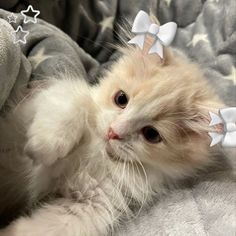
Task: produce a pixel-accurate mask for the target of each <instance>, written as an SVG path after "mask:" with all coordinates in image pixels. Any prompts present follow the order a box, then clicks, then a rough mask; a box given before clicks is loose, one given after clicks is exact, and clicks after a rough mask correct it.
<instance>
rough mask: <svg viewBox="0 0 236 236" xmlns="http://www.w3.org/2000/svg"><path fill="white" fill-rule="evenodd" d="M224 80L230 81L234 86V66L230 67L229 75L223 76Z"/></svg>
mask: <svg viewBox="0 0 236 236" xmlns="http://www.w3.org/2000/svg"><path fill="white" fill-rule="evenodd" d="M224 79H227V80H232V81H233V85H236V68H235V67H234V66H232V68H231V71H230V74H229V75H226V76H224Z"/></svg>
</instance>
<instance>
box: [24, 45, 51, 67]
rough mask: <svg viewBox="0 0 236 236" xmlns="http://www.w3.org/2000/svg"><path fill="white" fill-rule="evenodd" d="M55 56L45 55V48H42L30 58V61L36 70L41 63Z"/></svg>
mask: <svg viewBox="0 0 236 236" xmlns="http://www.w3.org/2000/svg"><path fill="white" fill-rule="evenodd" d="M51 57H53V56H51V55H46V54H45V48H40V50H39V51H38V52H37V53H36V54H35V55H33V56H30V57H29V58H28V59H29V61H30V62H31V63H32V65H33V68H34V69H36V68H37V67H38V66H39V64H40V63H42V62H43V61H45V60H47V59H48V58H51Z"/></svg>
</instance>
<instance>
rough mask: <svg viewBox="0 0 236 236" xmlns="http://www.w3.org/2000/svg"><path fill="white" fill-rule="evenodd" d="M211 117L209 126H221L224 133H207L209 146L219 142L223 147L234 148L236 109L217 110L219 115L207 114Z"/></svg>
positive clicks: (235, 139)
mask: <svg viewBox="0 0 236 236" xmlns="http://www.w3.org/2000/svg"><path fill="white" fill-rule="evenodd" d="M209 114H210V116H211V122H210V124H209V125H210V126H213V125H217V124H223V125H224V132H223V133H217V132H209V133H208V134H209V135H210V136H211V138H212V141H211V145H210V146H214V145H215V144H217V143H219V142H221V144H222V146H225V147H236V107H228V108H223V109H220V110H219V115H216V114H214V113H212V112H209Z"/></svg>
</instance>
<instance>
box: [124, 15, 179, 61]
mask: <svg viewBox="0 0 236 236" xmlns="http://www.w3.org/2000/svg"><path fill="white" fill-rule="evenodd" d="M176 30H177V24H176V23H175V22H168V23H166V24H164V25H162V26H159V25H157V24H154V23H152V22H151V21H150V19H149V16H148V14H147V13H146V12H144V11H139V12H138V14H137V16H136V17H135V19H134V23H133V27H132V32H133V33H135V34H137V35H136V36H135V37H134V38H132V39H131V40H130V41H129V42H128V43H130V44H136V45H138V46H139V47H140V48H141V49H143V45H144V42H145V37H146V34H149V35H152V36H153V37H155V41H154V43H153V44H152V46H151V48H150V50H149V52H148V53H149V54H151V53H157V54H158V55H159V56H160V57H161V58H163V46H162V45H164V46H168V45H170V44H171V42H172V41H173V39H174V37H175V33H176Z"/></svg>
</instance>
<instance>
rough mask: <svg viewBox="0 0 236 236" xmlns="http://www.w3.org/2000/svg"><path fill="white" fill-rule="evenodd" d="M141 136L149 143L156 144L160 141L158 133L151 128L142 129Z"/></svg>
mask: <svg viewBox="0 0 236 236" xmlns="http://www.w3.org/2000/svg"><path fill="white" fill-rule="evenodd" d="M142 135H143V137H144V138H145V139H146V140H147V141H148V142H149V143H158V142H160V141H161V136H160V134H159V132H158V131H157V130H156V129H155V128H154V127H152V126H145V127H144V128H142Z"/></svg>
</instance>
